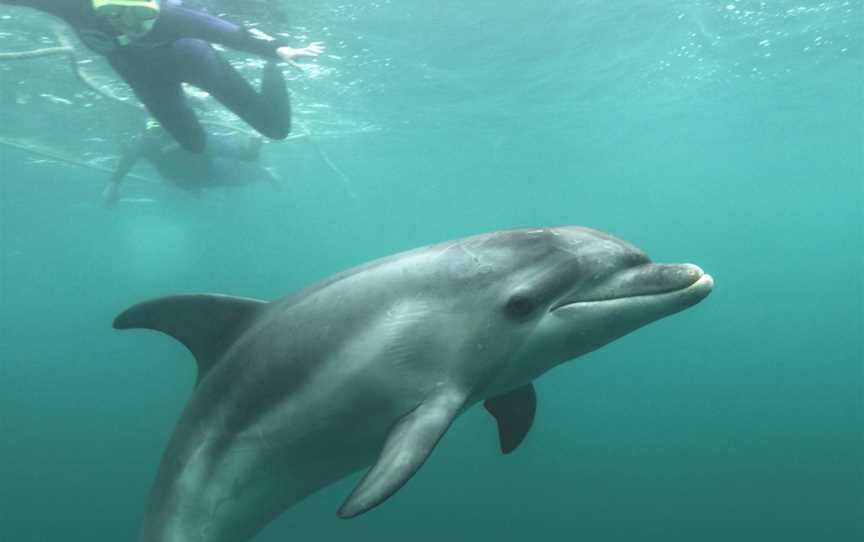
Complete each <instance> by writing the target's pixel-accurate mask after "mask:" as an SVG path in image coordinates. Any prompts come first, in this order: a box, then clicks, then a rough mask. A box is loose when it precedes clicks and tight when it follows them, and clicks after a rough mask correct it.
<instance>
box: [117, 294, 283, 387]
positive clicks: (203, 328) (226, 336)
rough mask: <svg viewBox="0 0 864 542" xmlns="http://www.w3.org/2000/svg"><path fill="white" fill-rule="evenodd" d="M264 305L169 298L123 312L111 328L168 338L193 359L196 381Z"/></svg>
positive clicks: (193, 296) (209, 296)
mask: <svg viewBox="0 0 864 542" xmlns="http://www.w3.org/2000/svg"><path fill="white" fill-rule="evenodd" d="M266 305H267V303H266V302H265V301H259V300H257V299H248V298H242V297H232V296H227V295H214V294H184V295H172V296H167V297H160V298H157V299H151V300H150V301H145V302H143V303H139V304H137V305H134V306H132V307H130V308H128V309H126V310H125V311H123V312H122V313H121V314H120V315H119V316H117V318H115V319H114V329H131V328H145V329H153V330H156V331H161V332H162V333H166V334H168V335H171V336H172V337H174V338H175V339H177V340H178V341H180V342H181V343H183V345H184V346H186V348H188V349H189V351H190V352H192V354H193V355H194V356H195V359H196V360H197V362H198V380H197V382H200V381H201V379H202V378H204V375H205V374H207V371H208V370H210V367H212V366H213V364H214V363H216V361H217V360H218V359H219V358H220V357H221V355H222V354H223V353H224V351H225V349H226V348H228V346H229V345H231V343H233V342H234V340H235V339H236V338H237V337H238V336H239V335H240V333H241V332H242V331H243V330H244V329H246V327H247V326H248V324H249V322H250V321H251V320H252V319H253V318H255V316H256V315H257V314H258V313H259V312H260V311H261V309H262V308H263V307H264V306H266Z"/></svg>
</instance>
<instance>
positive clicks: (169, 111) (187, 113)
mask: <svg viewBox="0 0 864 542" xmlns="http://www.w3.org/2000/svg"><path fill="white" fill-rule="evenodd" d="M108 61H109V62H110V64H111V66H112V67H113V68H114V70H115V71H116V72H117V73H118V74H119V75H120V77H122V78H123V80H124V81H126V83H128V84H129V86H130V87H132V90H133V91H134V92H135V95H136V96H137V97H138V99H139V100H141V103H143V104H144V105H145V106H146V107H147V110H148V111H149V112H150V114H151V115H153V117H154V118H155V119H156V120H158V121H159V123H160V124H162V126H163V127H164V128H165V130H167V131H168V133H170V134H171V135H172V136H173V137H174V139H176V140H177V142H178V143H180V145H181V146H182V147H183V148H184V149H186V150H187V151H190V152H195V153H200V152H203V151H204V147H205V145H206V141H207V137H206V134H205V133H204V129H203V128H202V127H201V123H200V122H199V121H198V118H197V117H196V116H195V112H194V111H193V110H192V108H191V107H190V106H189V103H188V102H187V101H186V95H185V93H184V92H183V86H182V84H181V80H180V77H179V76H178V74H177V71H176V70H175V69H172V68H173V67H172V66H171V65H170V62H163V63H156V62H147V61H145V60H141V61H132V60H128V59H125V58H114V57H109V58H108Z"/></svg>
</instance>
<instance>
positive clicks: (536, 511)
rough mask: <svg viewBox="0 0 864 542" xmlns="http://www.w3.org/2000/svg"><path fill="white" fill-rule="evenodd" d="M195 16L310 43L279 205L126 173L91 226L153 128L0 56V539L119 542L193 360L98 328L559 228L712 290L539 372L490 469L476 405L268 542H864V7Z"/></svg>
mask: <svg viewBox="0 0 864 542" xmlns="http://www.w3.org/2000/svg"><path fill="white" fill-rule="evenodd" d="M186 4H188V5H190V6H194V7H205V8H208V9H210V10H211V11H212V12H214V13H220V14H225V16H226V18H231V19H234V20H237V21H246V22H249V23H260V26H259V27H260V28H261V29H262V30H265V31H268V32H274V33H283V34H284V35H285V36H288V37H289V39H290V42H291V43H292V44H294V45H298V46H299V45H302V44H305V43H307V42H308V41H318V40H322V41H325V42H326V44H327V47H328V50H327V53H326V54H325V55H323V56H322V57H320V58H319V59H317V60H316V61H314V62H312V63H308V66H307V69H306V72H305V73H299V72H296V71H295V72H292V71H290V70H289V69H288V68H286V74H288V75H289V78H290V79H289V86H290V88H291V91H292V99H293V103H294V121H295V122H294V129H295V130H294V131H295V134H297V135H299V136H302V137H298V138H296V139H292V140H290V141H287V142H268V143H267V144H266V145H265V146H264V149H263V154H264V157H265V159H266V161H267V163H268V165H270V166H271V167H272V168H273V170H274V171H276V172H277V173H278V175H279V176H280V177H282V178H283V180H284V188H283V189H282V190H277V189H274V187H272V186H269V185H266V184H262V185H254V186H249V187H242V188H237V189H221V190H211V191H207V192H205V193H202V194H198V195H196V194H189V193H185V192H182V191H180V190H178V189H175V188H172V187H170V186H167V185H164V184H160V183H156V182H152V180H154V179H157V178H158V177H157V176H156V175H155V173H154V172H153V171H152V170H150V169H148V168H147V167H145V166H139V167H138V168H136V170H135V172H136V173H138V174H139V175H140V176H142V177H145V178H147V179H150V180H151V181H142V180H134V179H129V180H127V182H125V183H124V185H123V187H122V191H123V199H122V200H121V201H120V202H119V204H118V205H117V206H116V207H114V208H106V207H104V206H103V205H102V203H101V200H100V193H101V191H102V188H103V187H104V184H105V182H106V180H107V177H108V174H107V173H105V172H104V171H100V170H99V169H98V168H110V167H111V166H112V165H113V163H114V160H116V156H117V153H118V150H119V148H120V145H121V143H122V142H123V141H124V140H125V139H126V138H128V137H130V136H132V135H134V134H135V133H137V131H138V130H139V129H140V128H141V126H142V125H143V123H144V120H145V116H144V115H143V114H142V113H141V112H139V111H137V110H136V109H134V108H132V107H128V106H126V105H122V104H119V103H117V102H115V101H114V100H111V99H107V98H105V97H102V96H100V95H98V94H96V93H94V92H92V91H90V90H88V89H87V88H86V87H85V86H83V85H82V84H81V82H80V81H79V80H78V79H77V78H76V76H75V72H74V70H73V69H72V65H70V62H69V60H68V58H66V57H62V56H46V57H43V58H38V59H32V60H27V61H11V60H8V61H3V62H0V330H2V331H0V540H4V541H9V542H37V541H54V540H65V541H77V540H82V541H84V540H86V541H109V540H110V541H120V540H134V539H135V538H136V536H137V530H138V527H139V523H140V520H141V516H142V514H143V510H144V502H145V498H146V495H147V492H148V490H149V487H150V484H151V482H152V478H153V475H154V473H155V470H156V467H157V465H158V461H159V458H160V455H161V453H162V450H163V448H164V446H165V444H166V443H167V439H168V436H169V434H170V432H171V431H172V429H173V426H174V423H175V422H176V420H177V417H178V415H179V413H180V411H181V409H182V408H183V405H184V403H185V401H186V398H187V397H188V395H189V393H190V390H191V387H192V385H193V382H194V378H195V367H194V362H193V360H192V357H191V355H190V354H189V353H188V352H187V351H186V350H185V349H184V348H183V347H182V346H181V345H180V344H179V343H177V342H175V341H174V340H173V339H171V338H169V337H167V336H165V335H161V334H158V333H154V332H146V331H137V332H123V333H121V332H117V331H114V330H112V328H111V321H112V319H113V317H114V316H115V315H116V314H118V313H119V312H120V311H122V310H123V309H125V308H126V307H128V306H129V305H131V304H133V303H136V302H139V301H142V300H144V299H148V298H151V297H155V296H159V295H165V294H169V293H178V292H186V291H212V292H221V293H227V294H233V295H240V296H249V297H258V298H263V299H273V298H276V297H280V296H283V295H285V294H288V293H290V292H292V291H295V290H297V289H299V288H302V287H304V286H306V285H308V284H310V283H312V282H313V281H315V280H318V279H320V278H323V277H325V276H327V275H329V274H331V273H334V272H336V271H339V270H342V269H345V268H347V267H350V266H352V265H355V264H359V263H362V262H364V261H367V260H371V259H374V258H377V257H380V256H384V255H388V254H392V253H394V252H398V251H401V250H406V249H409V248H414V247H416V246H420V245H425V244H429V243H433V242H438V241H442V240H446V239H451V238H456V237H462V236H467V235H470V234H474V233H479V232H484V231H489V230H494V229H499V228H510V227H527V226H550V225H557V224H581V225H586V226H591V227H594V228H599V229H602V230H606V231H609V232H611V233H613V234H615V235H618V236H620V237H623V238H625V239H627V240H629V241H632V242H633V243H635V244H636V245H637V246H639V247H640V248H642V249H644V250H645V251H646V252H647V253H648V254H649V255H650V256H651V257H652V258H653V259H654V260H655V261H660V262H692V263H696V264H698V265H699V266H701V267H702V268H704V269H705V270H706V272H708V273H710V274H711V275H712V276H713V277H714V279H715V280H716V286H715V290H714V292H713V293H712V295H711V296H709V298H708V299H706V300H705V301H704V302H702V303H701V304H699V305H698V306H697V307H694V308H692V309H690V310H688V311H685V312H683V313H681V314H678V315H675V316H673V317H670V318H668V319H664V320H662V321H659V322H657V323H654V324H652V325H650V326H648V327H646V328H644V329H641V330H639V331H637V332H635V333H633V334H632V335H629V336H627V337H624V338H622V339H620V340H618V341H617V342H614V343H613V344H611V345H609V346H607V347H605V348H603V349H601V350H599V351H597V352H595V353H592V354H589V355H588V356H585V357H583V358H579V359H578V360H577V361H575V362H572V363H569V364H566V365H563V366H561V367H559V368H557V369H555V370H553V371H552V372H550V373H548V374H547V375H545V376H544V377H543V378H541V379H539V380H538V381H537V382H536V384H535V385H536V387H537V392H538V400H539V405H538V414H537V419H536V421H535V425H534V429H533V430H532V432H531V433H530V434H529V436H528V438H527V439H526V441H525V442H524V443H523V444H522V446H521V447H520V448H519V450H518V451H517V452H515V453H514V454H512V455H511V456H507V457H504V456H502V455H501V454H500V452H499V450H498V443H497V435H496V430H495V425H494V423H493V421H492V419H491V418H490V417H489V416H488V414H486V413H485V412H484V411H483V410H482V408H476V407H475V408H474V409H472V410H471V411H469V412H468V413H467V414H466V415H464V416H463V417H461V418H460V419H459V420H457V422H456V423H455V425H454V427H452V428H451V430H450V431H449V432H448V434H447V435H446V437H445V438H444V439H443V440H442V442H441V443H440V444H439V446H438V447H437V448H436V450H435V451H434V453H433V454H432V456H431V458H430V460H429V461H428V462H427V463H426V464H425V466H424V467H423V468H422V469H421V470H420V471H419V472H418V473H417V475H416V476H415V477H414V478H413V479H412V480H411V481H410V482H409V483H408V484H407V485H406V486H405V487H404V488H403V489H402V490H401V491H399V492H398V494H397V495H395V496H394V497H393V498H392V499H390V500H389V501H387V502H386V503H385V504H384V505H382V506H380V507H379V508H377V509H375V510H374V511H372V512H370V513H369V514H367V515H364V516H362V517H360V518H357V519H353V520H347V521H346V520H338V519H337V518H336V516H335V510H336V508H337V507H338V506H339V504H340V503H341V501H342V499H343V498H344V496H345V495H347V494H348V492H349V491H350V490H351V488H352V487H353V485H354V483H355V482H356V480H357V476H359V474H358V475H355V476H352V477H350V478H348V479H346V480H343V481H342V482H340V483H337V484H335V485H333V486H331V487H329V488H327V489H325V490H323V491H321V492H319V493H317V494H315V495H313V496H312V497H310V498H308V499H306V500H305V501H303V502H302V503H300V504H299V505H298V506H296V507H294V508H292V509H290V510H288V511H287V512H286V513H285V514H283V515H282V516H281V517H280V518H279V519H278V520H277V521H276V522H274V523H273V524H271V525H270V526H269V527H268V528H266V529H265V530H264V531H262V532H261V533H260V535H259V536H258V537H257V538H256V539H255V540H256V541H259V542H267V541H272V542H275V541H293V540H314V541H319V542H320V541H337V540H352V541H357V542H360V541H367V540H368V541H372V540H414V541H438V540H455V541H472V542H473V541H487V540H499V541H510V540H512V541H519V540H535V541H536V540H544V541H545V540H585V541H592V542H607V541H609V542H612V541H664V542H674V541H694V540H699V541H715V540H716V541H728V540H737V541H754V542H756V541H759V542H764V541H775V540H776V541H784V542H791V541H807V542H812V541H835V542H853V541H858V540H864V346H862V345H864V331H862V327H864V288H862V285H864V272H862V271H864V256H862V254H864V251H862V247H864V6H862V3H861V2H860V1H857V0H856V1H850V2H846V1H839V0H831V1H826V2H815V1H813V2H805V1H800V0H799V1H792V0H772V1H770V2H757V1H743V0H742V1H734V0H724V1H717V2H715V1H708V0H691V1H671V0H665V1H659V0H631V1H624V0H619V1H600V0H583V1H576V0H569V1H566V0H558V1H553V0H535V1H532V2H500V1H498V2H495V1H491V0H472V1H464V2H457V1H455V0H424V1H421V0H405V1H399V2H395V1H383V0H381V1H367V2H361V1H357V2H344V1H327V0H321V1H316V2H304V1H294V2H288V1H282V2H272V1H270V2H260V1H259V2H252V1H249V2H242V3H241V2H229V1H225V0H222V1H215V0H214V1H211V2H208V1H206V0H199V1H197V2H192V1H188V2H186ZM56 24H57V23H56V22H55V21H53V20H52V19H50V18H48V17H46V16H43V15H40V14H38V13H36V12H33V11H29V10H25V9H19V8H12V7H9V6H0V52H12V51H26V50H32V49H35V48H41V47H49V46H54V45H57V43H58V39H61V38H60V37H58V35H57V34H56V33H55V30H54V25H56ZM59 32H60V33H61V34H63V33H64V32H65V33H67V34H68V29H64V28H63V27H62V25H61V26H60V30H59ZM72 43H73V45H74V46H75V48H76V51H77V52H76V58H77V62H78V64H77V66H78V67H79V68H80V69H82V70H83V71H86V72H87V74H88V76H89V77H91V78H92V79H94V80H96V81H98V82H99V83H100V84H101V85H104V86H105V87H106V88H108V89H110V90H111V91H112V92H115V93H117V95H118V96H119V97H122V98H126V99H128V98H129V97H130V93H129V91H128V89H126V88H125V87H123V86H122V85H121V84H119V83H117V80H116V78H115V77H114V76H113V74H112V72H111V71H110V69H109V68H108V67H107V64H106V63H105V62H104V60H103V59H101V58H99V57H95V56H93V55H92V54H90V53H89V52H88V51H87V50H85V49H84V48H83V47H81V46H80V44H78V43H77V42H76V41H74V39H73V41H72ZM227 54H229V55H230V57H231V58H232V60H235V61H237V62H238V65H239V64H242V65H243V71H244V73H245V74H246V75H247V77H249V78H253V79H257V77H258V76H259V74H260V67H261V65H262V64H261V62H260V61H259V60H257V59H254V58H249V59H244V58H243V57H242V55H239V54H237V53H234V52H229V53H227ZM127 105H128V104H127ZM204 116H206V117H207V118H210V119H213V120H221V121H224V122H229V123H235V124H236V125H237V126H238V127H242V125H241V124H239V123H236V122H235V121H234V120H233V118H232V117H231V116H230V115H228V114H226V113H224V112H222V111H221V110H220V109H219V108H218V107H215V106H214V107H211V108H210V109H209V110H208V111H207V112H206V113H204ZM76 164H80V165H76Z"/></svg>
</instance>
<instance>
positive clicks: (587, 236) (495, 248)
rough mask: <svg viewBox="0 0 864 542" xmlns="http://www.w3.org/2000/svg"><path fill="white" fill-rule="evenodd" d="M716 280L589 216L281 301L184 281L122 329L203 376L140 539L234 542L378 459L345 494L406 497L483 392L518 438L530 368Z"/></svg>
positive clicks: (357, 509) (374, 270)
mask: <svg viewBox="0 0 864 542" xmlns="http://www.w3.org/2000/svg"><path fill="white" fill-rule="evenodd" d="M712 286H713V281H712V279H711V277H710V276H709V275H707V274H705V273H703V272H702V270H701V269H700V268H699V267H697V266H695V265H690V264H680V265H668V264H656V263H652V262H651V260H650V259H649V258H648V256H646V255H645V253H643V252H642V251H641V250H639V249H638V248H636V247H635V246H633V245H631V244H630V243H628V242H626V241H623V240H621V239H618V238H616V237H613V236H612V235H609V234H606V233H603V232H600V231H596V230H592V229H588V228H583V227H576V226H563V227H553V228H538V229H521V230H506V231H497V232H492V233H488V234H483V235H477V236H473V237H467V238H464V239H458V240H454V241H449V242H444V243H440V244H436V245H431V246H428V247H423V248H419V249H416V250H412V251H409V252H404V253H401V254H396V255H394V256H390V257H386V258H382V259H379V260H375V261H372V262H369V263H367V264H365V265H361V266H359V267H356V268H354V269H350V270H348V271H345V272H343V273H340V274H337V275H334V276H332V277H330V278H327V279H325V280H323V281H321V282H319V283H317V284H315V285H312V286H310V287H308V288H306V289H304V290H301V291H300V292H298V293H296V294H294V295H291V296H288V297H285V298H282V299H279V300H277V301H273V302H270V303H268V302H264V301H258V300H254V299H246V298H238V297H230V296H224V295H211V294H188V295H176V296H169V297H163V298H159V299H155V300H152V301H147V302H144V303H141V304H138V305H135V306H133V307H131V308H130V309H128V310H126V311H125V312H123V313H122V314H120V315H119V316H118V317H117V318H116V319H115V321H114V327H115V328H117V329H128V328H148V329H154V330H158V331H162V332H164V333H167V334H168V335H171V336H172V337H174V338H176V339H177V340H179V341H180V342H181V343H183V344H184V345H185V346H186V347H187V348H188V349H189V350H190V351H191V352H192V354H193V355H194V356H195V359H196V360H197V363H198V380H197V383H196V386H195V389H194V391H193V392H192V397H191V398H190V399H189V402H188V404H187V406H186V408H185V410H184V411H183V413H182V415H181V417H180V420H179V422H178V424H177V427H176V429H175V431H174V434H173V435H172V437H171V440H170V442H169V443H168V446H167V448H166V450H165V452H164V455H163V457H162V461H161V463H160V465H159V470H158V473H157V475H156V479H155V481H154V484H153V487H152V490H151V494H150V498H149V503H148V505H147V509H146V512H145V516H144V524H143V528H142V533H141V540H142V541H143V542H239V541H243V540H248V539H250V538H252V537H253V536H254V535H255V534H256V533H257V532H258V531H259V530H260V529H262V528H263V527H264V526H265V525H267V524H268V523H269V522H270V521H272V520H273V519H274V518H275V517H276V516H278V515H279V514H281V513H282V512H283V511H285V510H286V509H287V508H288V507H290V506H292V505H293V504H295V503H297V502H298V501H300V500H301V499H303V498H304V497H306V496H308V495H310V494H311V493H313V492H315V491H317V490H319V489H321V488H323V487H325V486H327V485H329V484H331V483H333V482H335V481H337V480H339V479H341V478H343V477H345V476H347V475H349V474H351V473H352V472H355V471H357V470H359V469H363V468H366V467H370V465H371V467H370V468H369V469H368V470H367V472H366V474H365V476H363V477H362V479H361V480H360V481H359V482H358V484H357V485H356V487H355V488H354V490H353V492H352V493H351V494H350V495H349V496H348V497H347V499H346V500H345V501H344V502H343V504H342V506H341V508H339V511H338V515H339V516H340V517H345V518H348V517H353V516H356V515H358V514H361V513H363V512H366V511H368V510H369V509H371V508H373V507H374V506H377V505H378V504H380V503H381V502H383V501H384V500H385V499H387V498H388V497H390V496H391V495H393V494H394V493H395V492H396V491H398V490H399V488H400V487H402V485H403V484H405V482H407V481H408V479H409V478H411V476H412V475H413V474H414V473H415V472H416V471H417V469H419V468H420V466H421V465H422V464H423V462H424V461H426V459H427V457H428V456H429V454H430V453H431V451H432V449H433V448H434V447H435V445H436V443H437V442H438V440H439V439H440V438H441V437H442V436H443V435H444V433H445V432H446V431H447V428H448V427H449V426H450V424H451V423H452V422H453V420H454V418H455V417H456V416H458V415H459V414H460V413H462V412H464V411H465V410H466V409H468V408H470V407H471V406H472V405H474V404H475V403H478V402H480V401H483V402H484V405H485V407H486V409H487V410H488V411H489V412H490V413H491V414H492V418H490V421H491V420H492V419H494V420H495V422H496V423H497V425H498V430H499V437H500V440H499V445H500V447H501V450H502V451H503V452H504V453H509V452H512V451H513V450H514V449H515V448H516V447H517V446H518V445H519V443H520V442H521V441H522V439H523V438H524V437H525V436H526V434H527V432H528V430H529V429H530V427H531V423H532V421H533V419H534V412H535V408H536V397H535V394H534V388H533V386H532V381H533V380H534V379H536V378H537V377H539V376H540V375H542V374H543V373H545V372H546V371H548V370H549V369H551V368H553V367H555V366H556V365H559V364H561V363H563V362H565V361H567V360H570V359H573V358H576V357H578V356H581V355H582V354H585V353H587V352H591V351H592V350H595V349H597V348H599V347H601V346H603V345H604V344H607V343H609V342H611V341H613V340H615V339H617V338H619V337H621V336H623V335H626V334H627V333H629V332H631V331H633V330H635V329H637V328H639V327H641V326H644V325H645V324H648V323H650V322H653V321H655V320H658V319H660V318H663V317H665V316H669V315H671V314H673V313H676V312H678V311H681V310H683V309H685V308H687V307H690V306H691V305H694V304H695V303H697V302H699V301H701V300H702V299H703V298H705V297H706V296H707V295H708V294H709V293H710V292H711V289H712Z"/></svg>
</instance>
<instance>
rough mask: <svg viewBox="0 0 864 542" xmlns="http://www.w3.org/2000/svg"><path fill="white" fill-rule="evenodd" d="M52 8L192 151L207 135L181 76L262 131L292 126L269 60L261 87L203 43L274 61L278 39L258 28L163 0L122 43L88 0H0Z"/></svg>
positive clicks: (280, 135) (280, 133) (278, 133)
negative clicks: (153, 16) (144, 29)
mask: <svg viewBox="0 0 864 542" xmlns="http://www.w3.org/2000/svg"><path fill="white" fill-rule="evenodd" d="M0 3H2V4H13V5H19V6H26V7H31V8H35V9H38V10H40V11H44V12H45V13H50V14H51V15H55V16H57V17H59V18H61V19H63V20H64V21H66V22H67V23H68V24H69V25H71V26H72V27H73V28H74V29H75V31H76V33H77V34H78V36H79V37H80V38H81V41H82V42H84V44H85V45H87V46H88V47H89V48H90V49H92V50H94V51H96V52H97V53H99V54H102V55H104V56H105V57H106V58H107V59H108V62H109V63H110V64H111V66H112V67H113V68H114V70H116V71H117V73H118V74H120V77H122V78H123V80H124V81H126V82H127V83H128V84H129V86H130V87H132V90H133V91H134V92H135V95H136V96H138V99H140V100H141V102H142V103H143V104H144V105H145V106H146V107H147V109H148V111H149V112H150V114H151V115H152V116H153V117H154V118H155V119H156V120H158V121H159V122H160V123H161V124H162V126H164V127H165V129H166V130H168V132H169V133H170V134H171V135H172V136H174V138H175V139H176V140H177V141H178V142H179V143H180V144H181V145H183V147H184V148H186V149H187V150H189V151H191V152H202V151H203V150H204V147H205V142H206V135H205V132H204V130H203V128H202V127H201V124H200V123H199V121H198V118H197V117H196V116H195V113H194V112H193V110H192V109H191V107H190V106H189V104H188V103H187V101H186V96H185V95H184V93H183V87H182V84H181V83H184V82H185V83H189V84H191V85H194V86H196V87H199V88H201V89H203V90H205V91H207V92H208V93H210V94H211V95H212V96H213V97H214V98H216V99H217V100H219V101H220V102H222V104H224V105H225V106H226V107H227V108H228V109H230V110H231V111H233V112H234V113H235V114H237V116H239V117H240V118H242V119H243V120H245V121H246V122H247V123H249V125H251V126H252V127H253V128H255V129H256V130H257V131H258V132H260V133H261V134H263V135H265V136H267V137H270V138H273V139H284V138H285V137H287V136H288V132H289V131H290V128H291V107H290V102H289V98H288V92H287V90H286V89H285V80H284V78H283V76H282V72H281V70H280V69H279V68H278V66H276V64H275V63H272V62H271V63H268V64H267V66H266V67H265V69H264V74H263V78H262V82H261V92H260V94H259V93H258V92H256V91H255V89H254V88H252V86H251V85H250V84H249V83H248V82H247V81H246V80H245V79H243V77H242V76H241V75H240V74H239V73H238V72H237V71H236V70H235V69H234V68H233V67H232V66H231V65H230V64H229V63H228V61H227V60H226V59H225V58H224V57H223V56H222V55H221V54H219V53H218V52H217V51H216V50H214V49H213V48H212V47H211V46H210V43H218V44H221V45H224V46H226V47H230V48H232V49H237V50H239V51H245V52H247V53H251V54H255V55H258V56H261V57H264V58H267V59H272V60H278V56H277V55H276V49H278V48H279V47H281V46H283V45H285V44H284V43H282V42H280V41H279V40H276V39H274V38H272V37H270V36H268V35H266V34H264V33H263V32H259V31H257V30H248V29H246V28H243V27H242V26H238V25H235V24H233V23H229V22H227V21H224V20H222V19H219V18H217V17H213V16H211V15H207V14H205V13H201V12H198V11H192V10H189V9H185V8H183V7H181V6H180V5H179V2H177V1H176V0H162V1H161V2H160V3H161V6H162V8H161V10H160V12H159V17H158V19H157V20H156V24H155V25H154V26H153V29H152V30H151V31H150V32H149V33H147V35H145V36H144V37H142V38H140V39H137V40H135V41H134V42H132V43H130V44H127V45H123V44H121V42H120V40H119V39H118V35H117V32H116V31H115V30H113V29H112V27H111V26H110V24H109V23H108V22H106V21H104V20H102V19H101V18H99V17H98V16H97V15H96V14H95V12H94V10H93V7H92V1H91V0H0Z"/></svg>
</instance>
